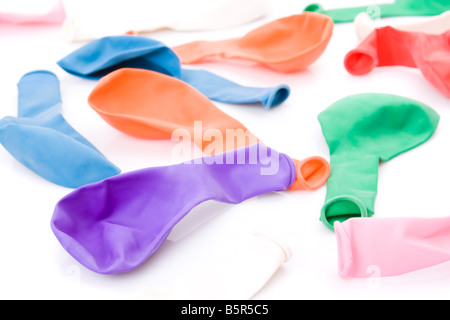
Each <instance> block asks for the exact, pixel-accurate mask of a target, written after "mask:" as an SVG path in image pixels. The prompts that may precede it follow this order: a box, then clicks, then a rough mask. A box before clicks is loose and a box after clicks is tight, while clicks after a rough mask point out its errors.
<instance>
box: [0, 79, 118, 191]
mask: <svg viewBox="0 0 450 320" xmlns="http://www.w3.org/2000/svg"><path fill="white" fill-rule="evenodd" d="M18 89H19V106H18V117H5V118H3V119H2V120H0V143H1V144H2V145H3V147H4V148H5V149H6V150H7V151H8V152H9V153H10V154H11V155H12V156H13V157H14V158H15V159H16V160H17V161H19V162H20V163H22V164H23V165H24V166H26V167H27V168H28V169H30V170H32V171H34V172H35V173H36V174H38V175H40V176H41V177H43V178H44V179H46V180H48V181H50V182H53V183H55V184H57V185H61V186H64V187H67V188H78V187H81V186H83V185H85V184H89V183H93V182H96V181H100V180H103V179H106V178H109V177H111V176H114V175H116V174H118V173H120V170H119V169H118V168H117V167H116V166H115V165H113V164H112V163H111V162H110V161H108V160H107V159H106V157H105V156H104V155H102V154H101V153H100V152H99V151H98V150H97V149H96V148H95V147H94V146H93V145H92V144H91V143H90V142H89V141H88V140H86V139H85V138H84V137H82V136H81V135H80V134H79V133H78V132H77V131H76V130H75V129H74V128H72V127H71V126H70V125H69V124H68V123H67V121H66V120H65V119H64V117H63V116H62V114H61V105H62V102H61V96H60V89H59V80H58V78H57V77H56V76H55V74H53V73H51V72H48V71H34V72H30V73H27V74H25V75H24V76H23V77H22V78H21V79H20V81H19V84H18Z"/></svg>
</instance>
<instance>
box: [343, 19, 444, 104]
mask: <svg viewBox="0 0 450 320" xmlns="http://www.w3.org/2000/svg"><path fill="white" fill-rule="evenodd" d="M344 64H345V68H346V69H347V71H348V72H349V73H350V74H352V75H359V76H360V75H365V74H368V73H370V72H371V71H372V70H373V69H375V68H377V67H388V66H404V67H409V68H418V69H419V70H420V71H421V73H422V75H423V76H424V77H425V78H426V79H427V80H428V81H429V82H430V83H431V84H432V85H433V86H434V87H435V88H436V89H438V90H439V91H440V92H442V93H443V94H444V95H445V96H447V97H450V31H447V32H445V33H443V34H440V35H432V34H425V33H421V32H407V31H400V30H397V29H394V28H392V27H389V26H388V27H383V28H379V29H376V30H375V31H374V32H373V33H372V34H371V35H370V36H369V37H367V38H366V39H365V40H364V41H363V42H362V43H361V44H360V45H359V46H358V48H356V49H354V50H351V51H350V52H349V53H348V54H347V55H346V56H345V61H344Z"/></svg>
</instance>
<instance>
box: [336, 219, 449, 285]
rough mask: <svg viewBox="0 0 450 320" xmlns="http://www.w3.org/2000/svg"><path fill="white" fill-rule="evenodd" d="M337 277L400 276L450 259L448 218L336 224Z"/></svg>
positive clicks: (380, 220) (350, 221) (349, 221)
mask: <svg viewBox="0 0 450 320" xmlns="http://www.w3.org/2000/svg"><path fill="white" fill-rule="evenodd" d="M335 230H336V239H337V244H338V260H339V275H340V276H341V277H344V278H369V277H373V276H377V277H392V276H399V275H403V274H406V273H409V272H413V271H417V270H421V269H425V268H429V267H433V266H437V265H439V264H442V263H444V262H448V261H449V260H450V252H449V249H448V243H449V240H450V218H449V217H444V218H374V219H364V218H354V219H350V220H347V221H345V222H344V223H339V222H336V224H335Z"/></svg>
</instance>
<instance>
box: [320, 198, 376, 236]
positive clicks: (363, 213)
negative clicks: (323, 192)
mask: <svg viewBox="0 0 450 320" xmlns="http://www.w3.org/2000/svg"><path fill="white" fill-rule="evenodd" d="M343 202H349V203H351V204H352V205H355V206H356V207H357V208H358V210H359V212H358V214H357V215H356V214H355V213H348V214H346V215H344V214H338V215H334V217H335V218H336V217H339V216H347V215H348V216H351V217H352V218H354V217H361V218H368V217H369V213H368V211H367V208H366V207H365V206H364V203H363V202H362V201H361V200H360V199H358V198H356V197H354V196H350V195H344V196H337V197H334V198H332V199H330V200H328V201H327V202H326V203H325V204H324V205H323V207H322V210H321V215H320V220H321V221H322V222H323V223H324V224H325V226H326V227H327V228H328V229H330V230H331V231H334V225H333V223H332V219H331V218H332V217H330V216H329V214H328V213H329V212H328V211H329V209H330V207H333V206H335V205H336V204H338V203H343ZM336 221H338V220H336ZM336 221H335V222H336ZM335 222H334V224H335Z"/></svg>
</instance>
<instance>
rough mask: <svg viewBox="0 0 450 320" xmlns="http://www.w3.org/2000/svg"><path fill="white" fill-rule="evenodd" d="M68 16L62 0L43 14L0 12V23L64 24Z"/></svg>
mask: <svg viewBox="0 0 450 320" xmlns="http://www.w3.org/2000/svg"><path fill="white" fill-rule="evenodd" d="M65 18H66V12H65V9H64V5H63V3H62V1H58V2H57V3H56V4H55V6H54V7H53V8H52V9H51V10H50V11H48V12H46V13H43V14H21V13H14V12H0V24H1V23H8V24H40V23H45V24H62V23H63V21H64V20H65Z"/></svg>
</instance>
